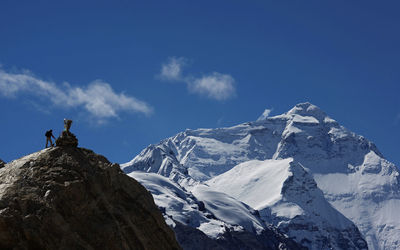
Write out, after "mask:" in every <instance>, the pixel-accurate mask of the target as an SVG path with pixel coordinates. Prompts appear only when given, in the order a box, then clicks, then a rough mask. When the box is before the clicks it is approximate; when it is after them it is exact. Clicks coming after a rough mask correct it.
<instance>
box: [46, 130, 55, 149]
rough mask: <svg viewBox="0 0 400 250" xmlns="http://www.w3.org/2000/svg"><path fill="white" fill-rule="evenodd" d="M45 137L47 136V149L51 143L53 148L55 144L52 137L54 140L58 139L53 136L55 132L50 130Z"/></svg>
mask: <svg viewBox="0 0 400 250" xmlns="http://www.w3.org/2000/svg"><path fill="white" fill-rule="evenodd" d="M45 136H46V148H47V147H48V145H49V142H50V145H51V146H52V147H53V146H54V144H53V142H52V141H51V137H53V138H54V140H55V139H56V138H55V137H54V135H53V130H52V129H50V130H48V131H46V134H45Z"/></svg>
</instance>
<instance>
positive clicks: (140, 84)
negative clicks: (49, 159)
mask: <svg viewBox="0 0 400 250" xmlns="http://www.w3.org/2000/svg"><path fill="white" fill-rule="evenodd" d="M55 2H58V3H55ZM60 2H61V1H8V0H5V1H1V3H0V64H1V68H0V113H1V126H0V128H1V129H0V138H1V142H2V143H1V146H0V158H1V159H3V160H5V161H10V160H13V159H15V158H19V157H21V156H23V155H26V154H28V153H32V152H35V151H38V150H40V149H41V148H43V146H44V144H45V138H44V132H45V131H46V130H47V129H49V128H53V130H54V131H55V134H59V133H60V132H61V130H62V127H63V124H62V120H63V118H64V117H67V118H71V119H73V120H74V123H73V125H72V129H71V131H72V132H74V133H75V134H76V135H77V137H78V139H79V143H80V146H82V147H86V148H91V149H93V150H94V151H95V152H97V153H100V154H103V155H105V156H106V157H108V159H109V160H110V161H113V162H120V163H121V162H126V161H128V160H130V159H131V158H132V157H134V156H135V155H136V154H138V153H139V152H140V151H141V150H142V149H143V148H145V147H146V146H147V145H149V144H151V143H157V142H158V141H160V140H161V139H164V138H166V137H169V136H172V135H174V134H176V133H178V132H180V131H183V130H185V129H186V128H193V129H194V128H199V127H221V126H231V125H236V124H239V123H242V122H247V121H252V120H256V119H257V118H258V117H259V116H260V115H261V113H262V112H263V111H264V109H266V108H269V109H273V111H272V113H271V115H277V114H280V113H283V112H286V111H288V110H289V109H290V108H291V107H292V106H294V105H295V104H296V103H299V102H304V101H309V102H311V103H313V104H315V105H317V106H319V107H320V108H321V109H323V110H324V111H325V112H327V113H328V115H330V116H331V117H332V118H334V119H336V120H337V121H338V122H339V123H341V124H342V125H344V126H345V127H347V128H348V129H350V130H352V131H354V132H356V133H357V134H361V135H363V136H365V137H366V138H368V139H369V140H371V141H373V142H374V143H375V144H376V145H377V146H378V148H379V149H380V151H381V152H382V153H383V154H384V155H385V157H386V158H387V159H389V160H390V161H393V162H394V163H395V164H396V165H398V166H399V165H400V154H399V147H398V143H399V139H400V132H399V130H400V102H399V98H398V95H399V90H400V87H399V83H400V70H399V65H400V62H399V58H400V32H399V26H400V15H398V11H399V8H400V4H399V3H398V1H384V2H382V1H381V2H377V1H291V2H288V1H127V0H125V1H63V3H60ZM11 86H12V87H11ZM98 93H102V94H101V95H99V94H98ZM104 93H106V94H104Z"/></svg>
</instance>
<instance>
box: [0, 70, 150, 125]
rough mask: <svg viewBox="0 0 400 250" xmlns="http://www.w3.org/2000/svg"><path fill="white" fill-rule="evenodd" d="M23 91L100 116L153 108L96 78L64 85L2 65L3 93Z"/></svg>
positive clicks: (0, 85) (10, 94)
mask: <svg viewBox="0 0 400 250" xmlns="http://www.w3.org/2000/svg"><path fill="white" fill-rule="evenodd" d="M20 93H26V94H30V95H32V96H34V97H41V98H44V99H47V100H49V101H50V102H51V103H52V104H53V105H55V106H58V107H64V108H73V107H78V108H79V107H83V108H84V110H86V111H87V112H88V113H89V114H90V115H91V116H93V117H94V118H97V119H99V120H100V119H103V120H104V119H107V118H114V117H118V113H119V112H122V111H132V112H138V113H143V114H146V115H149V114H151V113H152V108H151V107H150V106H149V105H148V104H147V103H145V102H143V101H140V100H138V99H136V98H135V97H132V96H127V95H125V94H124V93H120V94H118V93H116V92H115V91H114V90H113V89H112V87H111V86H110V84H108V83H106V82H104V81H101V80H96V81H93V82H91V83H90V84H89V85H87V86H85V87H73V86H71V85H70V84H68V83H64V84H62V85H61V86H60V85H57V84H55V83H53V82H48V81H44V80H41V79H39V78H37V77H35V76H33V75H32V74H31V73H29V72H26V71H25V72H22V73H8V72H5V71H4V70H1V69H0V94H2V95H3V96H6V97H16V96H17V95H18V94H20Z"/></svg>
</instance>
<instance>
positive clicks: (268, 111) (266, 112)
mask: <svg viewBox="0 0 400 250" xmlns="http://www.w3.org/2000/svg"><path fill="white" fill-rule="evenodd" d="M272 110H273V109H265V110H264V112H263V113H262V115H261V116H260V117H258V119H257V121H262V120H265V119H267V117H268V116H269V114H271V112H272Z"/></svg>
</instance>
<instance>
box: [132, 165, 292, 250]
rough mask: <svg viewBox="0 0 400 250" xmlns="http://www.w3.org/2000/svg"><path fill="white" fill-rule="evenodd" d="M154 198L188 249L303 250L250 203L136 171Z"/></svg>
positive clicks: (182, 243)
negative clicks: (269, 224)
mask: <svg viewBox="0 0 400 250" xmlns="http://www.w3.org/2000/svg"><path fill="white" fill-rule="evenodd" d="M129 176H131V177H132V178H134V179H136V180H137V181H139V182H140V183H141V184H142V185H144V186H145V187H146V188H147V189H148V190H149V191H150V192H151V193H152V195H153V198H154V200H155V203H156V204H157V205H158V207H159V208H160V209H161V211H162V212H163V214H164V218H165V221H166V222H167V224H168V225H170V226H171V227H172V228H173V229H174V230H175V233H176V236H177V239H178V241H179V243H180V244H181V246H182V247H183V248H184V249H278V248H280V249H300V247H299V246H298V245H297V244H296V243H295V242H293V241H291V240H289V239H287V238H286V237H285V236H284V235H282V234H280V233H279V232H277V231H275V230H274V228H271V227H270V226H268V225H266V224H265V223H264V222H263V221H262V219H261V218H260V216H259V214H258V212H257V211H255V210H254V209H252V208H250V207H249V206H247V205H246V204H244V203H242V202H240V201H238V200H236V199H234V198H233V197H230V196H228V195H227V194H225V193H222V192H218V191H215V190H213V189H211V188H210V187H208V186H206V185H202V184H200V185H196V186H195V187H194V188H193V189H192V192H188V191H186V190H185V189H184V188H183V187H181V186H179V185H178V184H176V183H174V182H173V181H171V180H170V179H168V178H166V177H164V176H161V175H159V174H154V173H143V172H132V173H130V174H129Z"/></svg>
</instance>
